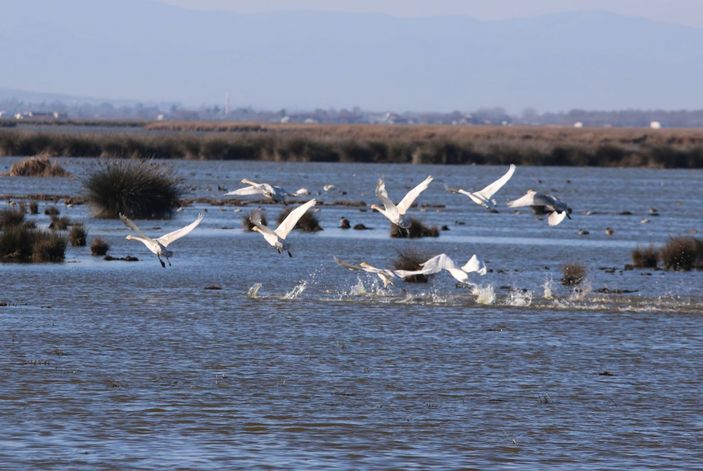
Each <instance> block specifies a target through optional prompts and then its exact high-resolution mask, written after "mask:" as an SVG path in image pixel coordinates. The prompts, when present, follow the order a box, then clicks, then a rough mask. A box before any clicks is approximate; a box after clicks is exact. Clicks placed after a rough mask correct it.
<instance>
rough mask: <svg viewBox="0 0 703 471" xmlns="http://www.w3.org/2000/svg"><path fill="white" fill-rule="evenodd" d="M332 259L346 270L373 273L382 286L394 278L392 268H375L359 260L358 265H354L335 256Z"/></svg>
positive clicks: (391, 281)
mask: <svg viewBox="0 0 703 471" xmlns="http://www.w3.org/2000/svg"><path fill="white" fill-rule="evenodd" d="M334 261H335V262H337V264H338V265H339V266H342V267H344V268H346V269H347V270H353V271H354V270H361V271H365V272H368V273H373V274H374V275H376V276H378V277H379V278H380V279H381V281H382V282H383V287H384V288H387V287H388V286H389V285H392V284H393V279H394V278H396V275H395V272H394V271H393V270H388V269H386V268H376V267H374V266H372V265H369V264H368V263H366V262H361V263H359V264H358V265H354V264H351V263H348V262H345V261H344V260H342V259H340V258H337V257H334Z"/></svg>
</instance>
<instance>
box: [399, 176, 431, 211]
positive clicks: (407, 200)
mask: <svg viewBox="0 0 703 471" xmlns="http://www.w3.org/2000/svg"><path fill="white" fill-rule="evenodd" d="M430 183H432V176H429V177H427V178H425V179H424V180H423V181H422V183H420V184H419V185H417V186H416V187H415V188H413V189H412V190H410V191H408V194H407V195H405V196H404V197H403V199H402V200H400V203H398V205H397V207H398V212H400V214H405V213H406V212H407V210H408V209H410V206H412V204H413V203H414V202H415V200H416V199H417V197H418V196H420V193H422V192H423V191H425V190H426V189H427V187H428V186H430Z"/></svg>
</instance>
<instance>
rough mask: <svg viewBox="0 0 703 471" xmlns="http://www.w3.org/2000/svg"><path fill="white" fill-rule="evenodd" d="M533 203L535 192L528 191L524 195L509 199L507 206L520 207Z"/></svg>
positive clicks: (532, 204)
mask: <svg viewBox="0 0 703 471" xmlns="http://www.w3.org/2000/svg"><path fill="white" fill-rule="evenodd" d="M534 205H535V192H534V191H528V192H527V193H525V195H524V196H522V197H520V198H518V199H516V200H513V201H510V202H509V203H508V207H509V208H520V207H522V206H534Z"/></svg>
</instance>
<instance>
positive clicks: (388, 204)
mask: <svg viewBox="0 0 703 471" xmlns="http://www.w3.org/2000/svg"><path fill="white" fill-rule="evenodd" d="M376 197H377V198H378V199H379V200H381V203H382V204H383V207H384V208H386V211H395V210H396V206H395V203H393V201H391V199H390V198H389V197H388V192H387V191H386V184H385V182H384V181H383V179H382V178H379V179H378V183H377V184H376Z"/></svg>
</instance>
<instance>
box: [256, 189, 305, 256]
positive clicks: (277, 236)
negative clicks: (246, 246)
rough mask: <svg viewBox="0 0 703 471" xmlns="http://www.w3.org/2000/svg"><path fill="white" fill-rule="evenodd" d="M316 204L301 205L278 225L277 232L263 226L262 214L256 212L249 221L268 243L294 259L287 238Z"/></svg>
mask: <svg viewBox="0 0 703 471" xmlns="http://www.w3.org/2000/svg"><path fill="white" fill-rule="evenodd" d="M316 203H317V201H315V200H310V201H308V202H307V203H304V204H301V205H300V206H298V207H297V208H295V209H294V210H293V211H291V212H290V213H289V214H288V216H286V218H285V219H284V220H283V222H281V224H279V225H278V227H277V228H276V230H275V231H272V230H271V229H269V228H268V227H266V226H264V225H263V224H261V214H260V213H259V212H258V211H255V212H254V214H252V215H251V216H250V217H249V221H251V223H252V224H253V225H254V227H253V228H252V230H253V231H255V232H258V233H259V234H261V235H262V236H264V239H265V240H266V242H268V243H269V245H271V246H272V247H273V248H275V249H276V250H277V251H278V253H282V252H288V256H289V257H292V256H293V254H291V253H290V245H289V244H288V242H286V237H287V236H288V233H290V231H292V230H293V228H294V227H295V225H296V224H298V220H300V218H301V217H303V215H304V214H305V213H306V212H307V211H308V209H310V208H312V207H313V206H315V204H316Z"/></svg>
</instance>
